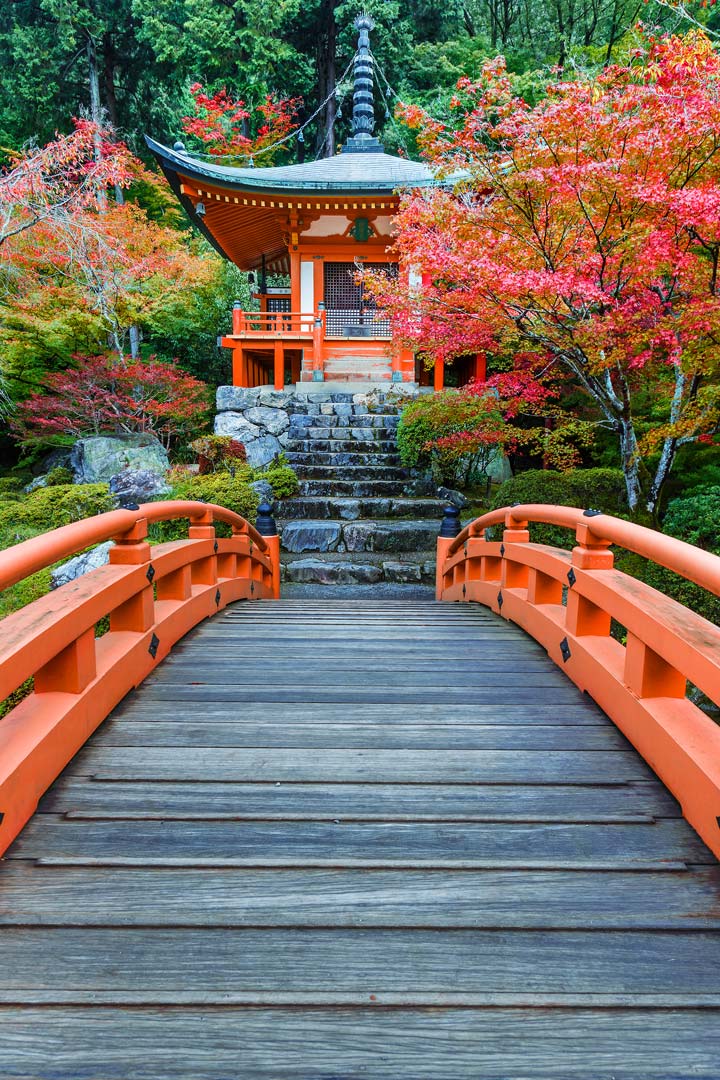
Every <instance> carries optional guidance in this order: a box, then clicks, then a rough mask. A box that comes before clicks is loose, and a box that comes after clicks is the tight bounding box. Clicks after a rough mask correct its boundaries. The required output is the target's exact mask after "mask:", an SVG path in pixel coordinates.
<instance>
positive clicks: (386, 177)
mask: <svg viewBox="0 0 720 1080" xmlns="http://www.w3.org/2000/svg"><path fill="white" fill-rule="evenodd" d="M146 141H147V144H148V146H149V147H150V149H151V150H152V152H153V153H154V154H155V156H156V157H157V158H158V160H159V161H160V164H161V165H162V167H163V168H164V169H165V171H166V172H167V171H168V170H171V171H175V172H181V173H182V174H183V175H185V176H188V177H191V178H196V179H203V178H204V179H206V180H208V181H209V182H211V183H213V182H214V183H220V184H223V185H224V186H226V187H233V188H238V189H240V190H245V191H246V190H248V189H255V190H257V189H262V190H263V191H278V192H280V191H282V192H291V191H292V192H302V191H328V192H330V191H334V192H351V191H368V192H385V193H390V192H392V191H395V190H396V189H397V188H403V187H427V186H430V185H433V184H438V183H445V184H447V183H451V182H452V179H450V178H449V179H445V180H443V181H438V179H437V178H436V177H435V175H434V174H433V172H432V171H431V170H430V169H429V168H428V166H427V165H425V164H423V163H422V162H419V161H409V160H408V159H407V158H399V157H393V156H392V155H391V154H384V153H344V154H337V155H336V156H335V157H332V158H321V159H320V160H319V161H307V162H305V163H303V164H302V165H278V166H268V167H263V168H247V167H244V168H233V167H232V166H229V165H219V164H216V163H215V162H206V161H201V160H200V159H199V158H196V157H193V155H192V154H188V153H187V152H185V151H178V150H171V149H170V148H169V147H167V146H163V145H162V144H161V143H157V142H155V141H154V140H153V139H150V138H148V137H147V136H146ZM459 178H460V177H459V176H457V177H455V179H456V180H457V179H459Z"/></svg>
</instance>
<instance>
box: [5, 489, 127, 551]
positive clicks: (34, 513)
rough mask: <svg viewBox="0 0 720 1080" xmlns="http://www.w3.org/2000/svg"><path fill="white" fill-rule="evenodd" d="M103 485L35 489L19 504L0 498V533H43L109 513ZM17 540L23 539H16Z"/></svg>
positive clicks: (110, 507) (110, 504)
mask: <svg viewBox="0 0 720 1080" xmlns="http://www.w3.org/2000/svg"><path fill="white" fill-rule="evenodd" d="M114 507H115V503H114V501H113V498H112V495H111V494H110V489H109V487H108V485H107V484H57V485H55V486H54V487H42V488H37V489H36V490H35V491H31V492H30V494H29V495H27V496H26V497H25V498H24V499H22V500H19V501H18V500H14V499H8V498H7V497H5V498H0V533H6V534H7V533H8V532H10V531H12V530H13V529H15V530H19V531H20V532H22V530H23V529H35V530H36V531H37V532H47V531H49V530H50V529H57V528H59V527H60V526H61V525H69V524H70V522H72V521H80V520H81V519H82V518H86V517H93V516H94V515H95V514H104V513H105V512H106V511H108V510H113V509H114ZM19 538H20V539H23V540H24V539H27V537H25V536H20V537H19ZM15 542H16V543H17V541H15Z"/></svg>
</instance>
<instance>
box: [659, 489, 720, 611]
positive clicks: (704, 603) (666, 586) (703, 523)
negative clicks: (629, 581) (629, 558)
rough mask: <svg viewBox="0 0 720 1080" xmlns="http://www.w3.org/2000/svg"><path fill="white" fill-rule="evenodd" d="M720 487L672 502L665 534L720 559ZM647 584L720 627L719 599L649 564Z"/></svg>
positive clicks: (696, 490) (694, 492)
mask: <svg viewBox="0 0 720 1080" xmlns="http://www.w3.org/2000/svg"><path fill="white" fill-rule="evenodd" d="M719 521H720V486H718V487H706V488H695V489H694V490H693V491H692V492H691V493H690V494H689V495H687V496H685V497H684V498H681V499H673V500H672V502H671V503H670V504H669V506H668V508H667V513H666V514H665V518H664V520H663V532H665V533H668V535H669V536H675V537H677V539H678V540H685V541H686V543H688V544H695V546H696V547H699V548H702V549H703V550H704V551H711V552H712V553H713V554H714V555H720V530H719V529H718V522H719ZM644 580H645V581H646V582H647V583H648V585H652V587H653V588H654V589H659V590H660V592H664V593H666V594H667V595H668V596H671V597H672V598H673V600H677V601H678V603H680V604H684V605H685V606H686V607H688V608H690V609H691V611H695V612H697V614H698V615H702V616H703V617H704V618H705V619H709V620H710V622H713V623H716V624H718V625H720V598H719V597H717V596H715V595H714V594H713V593H710V592H708V591H707V590H706V589H701V588H700V586H699V585H695V584H694V583H693V582H692V581H686V580H685V578H683V577H680V576H679V575H678V574H674V573H673V572H672V571H671V570H666V569H665V567H663V566H657V565H656V564H655V563H647V566H646V569H645V574H644Z"/></svg>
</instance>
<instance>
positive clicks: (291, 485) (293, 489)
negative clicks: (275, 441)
mask: <svg viewBox="0 0 720 1080" xmlns="http://www.w3.org/2000/svg"><path fill="white" fill-rule="evenodd" d="M255 479H256V480H267V482H268V483H269V484H270V485H271V486H272V489H273V495H274V496H275V498H276V499H289V498H291V497H292V496H293V495H297V493H298V491H299V490H300V484H299V481H298V478H297V475H296V473H295V470H294V469H293V468H292V466H290V465H288V464H287V462H286V461H284V460H283V455H282V454H281V455H280V457H279V458H278V460H277V461H276V462H273V464H272V465H269V466H268V467H267V468H266V469H264V470H256V473H255Z"/></svg>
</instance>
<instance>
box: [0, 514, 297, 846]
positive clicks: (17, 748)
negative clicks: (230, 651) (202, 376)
mask: <svg viewBox="0 0 720 1080" xmlns="http://www.w3.org/2000/svg"><path fill="white" fill-rule="evenodd" d="M178 518H183V519H184V518H187V519H188V521H189V528H188V536H187V539H181V540H172V541H168V542H165V543H160V544H156V545H154V546H153V545H151V544H150V543H148V541H147V534H148V525H149V524H151V523H152V522H158V521H172V520H176V519H178ZM218 521H220V522H224V523H226V524H228V525H230V527H231V531H232V535H231V536H230V537H223V538H221V537H217V536H216V532H215V524H214V523H215V522H218ZM104 540H114V545H113V546H112V547H111V548H110V551H109V557H108V564H107V565H104V566H100V567H98V568H97V569H95V570H91V571H89V572H88V573H85V574H83V575H82V576H81V577H78V578H76V579H75V580H73V581H70V582H68V583H67V584H65V585H62V586H60V587H59V588H57V589H55V590H51V591H50V592H49V593H47V594H46V595H45V596H41V597H39V598H38V599H37V600H34V601H32V602H31V603H29V604H27V605H26V606H25V607H23V608H21V609H19V610H18V611H14V612H12V613H11V614H10V615H7V616H6V617H5V618H4V619H3V620H2V630H3V633H2V636H1V637H0V698H2V699H7V698H9V697H10V695H11V694H13V693H14V692H15V691H16V690H17V689H18V688H19V687H21V686H22V685H23V684H24V683H25V682H26V681H27V680H28V679H30V678H32V679H34V685H33V688H32V690H31V691H30V692H29V693H28V694H27V695H26V696H24V697H23V698H22V700H20V701H19V703H18V704H15V706H14V707H13V708H11V709H10V711H9V712H8V713H7V714H6V715H5V716H4V717H3V718H2V719H0V854H2V852H3V851H4V850H5V848H6V847H7V846H8V844H9V843H10V842H11V841H12V840H13V839H14V837H15V836H16V835H17V833H18V832H19V831H20V829H21V828H22V827H23V825H24V824H25V822H26V821H27V820H28V818H29V817H30V816H31V815H32V814H33V813H34V811H35V808H36V806H37V802H38V799H39V798H40V796H41V795H42V794H43V792H44V791H45V790H46V789H47V787H48V786H49V785H50V784H51V783H52V781H53V780H54V779H55V778H56V777H57V776H58V774H59V773H60V772H61V771H62V769H63V768H64V767H65V766H66V765H67V763H68V762H69V761H70V760H71V758H72V757H73V756H74V754H75V753H76V752H77V751H78V750H79V749H80V747H81V746H82V745H83V743H84V742H85V741H86V739H87V738H88V737H89V736H90V735H91V733H92V732H93V731H94V729H95V728H96V727H97V726H98V724H100V723H101V722H102V721H103V720H104V719H105V717H106V716H107V715H108V714H109V713H110V712H111V710H112V709H113V708H114V707H115V705H117V703H118V702H119V701H121V700H122V698H123V697H124V696H125V694H127V692H128V691H129V690H131V689H133V687H135V686H137V685H138V684H139V683H141V682H142V680H143V679H144V678H145V677H146V676H147V675H148V674H149V673H150V672H151V671H152V670H153V669H154V668H155V666H156V665H157V664H158V663H159V662H160V661H161V660H162V659H163V658H164V657H165V656H166V655H167V654H168V653H169V652H170V650H171V649H172V647H173V645H174V644H175V642H176V641H178V640H179V638H181V637H182V636H183V635H184V634H186V633H187V632H188V630H191V629H192V627H194V626H196V625H197V623H199V622H201V621H202V620H203V619H206V618H208V617H210V616H212V615H214V614H215V613H216V612H218V611H220V610H221V609H222V608H223V607H225V605H226V604H228V603H230V602H232V601H234V600H240V599H247V600H250V599H260V598H266V599H272V598H277V597H278V596H279V593H280V541H279V537H278V536H277V535H273V536H262V535H261V534H260V533H259V532H258V531H257V530H256V529H255V528H254V527H253V526H252V525H251V524H250V523H249V522H248V521H246V520H245V518H243V517H241V516H240V515H239V514H236V513H234V512H233V511H232V510H228V509H226V508H225V507H223V506H218V505H216V504H214V503H202V502H193V501H186V500H176V501H168V502H158V503H145V504H144V505H142V506H140V507H138V508H137V509H133V510H129V509H128V510H113V511H110V512H109V513H107V514H99V515H98V516H97V517H94V518H88V519H85V520H83V521H78V522H74V523H73V524H70V525H64V526H62V527H61V528H59V529H55V530H53V531H52V532H49V533H45V534H43V535H42V536H37V537H34V538H33V539H31V540H26V541H25V542H24V543H21V544H17V545H16V546H15V547H13V548H8V549H7V550H5V551H2V552H0V589H5V588H8V587H9V586H10V585H12V584H15V583H16V582H18V581H21V580H23V579H24V578H26V577H28V576H29V575H30V574H33V573H36V572H37V571H38V570H42V569H43V568H45V567H48V566H51V565H52V564H53V563H55V562H58V561H59V560H61V559H63V558H66V557H67V556H70V555H74V554H76V553H77V552H80V551H83V550H85V549H86V548H88V547H91V546H93V545H94V544H97V543H101V542H102V541H104ZM105 617H109V629H108V630H107V631H106V632H105V633H104V634H102V635H100V636H96V627H97V624H98V622H100V620H102V619H104V618H105Z"/></svg>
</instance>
